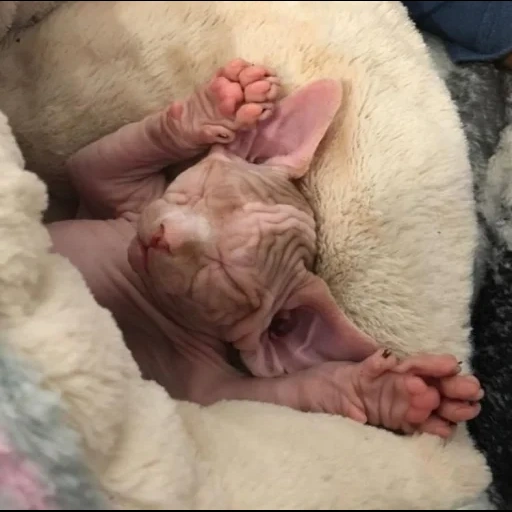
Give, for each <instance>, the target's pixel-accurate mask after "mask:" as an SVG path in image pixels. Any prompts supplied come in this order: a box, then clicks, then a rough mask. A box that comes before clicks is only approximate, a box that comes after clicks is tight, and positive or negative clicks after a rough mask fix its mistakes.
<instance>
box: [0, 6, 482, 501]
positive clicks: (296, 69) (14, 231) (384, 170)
mask: <svg viewBox="0 0 512 512" xmlns="http://www.w3.org/2000/svg"><path fill="white" fill-rule="evenodd" d="M321 4H322V5H321V6H319V5H318V2H315V3H313V2H199V3H194V4H192V3H189V2H104V3H102V2H76V3H75V4H74V5H66V6H64V7H61V8H60V9H59V10H57V11H56V12H54V13H53V14H52V15H51V16H50V17H49V18H47V19H46V20H44V21H43V22H41V23H40V24H38V25H36V26H35V27H32V28H30V29H28V30H27V31H26V32H25V33H24V34H23V36H22V37H21V40H20V41H19V42H17V43H15V42H12V44H6V45H5V47H4V48H3V49H2V51H1V52H0V109H2V110H3V111H4V112H5V113H6V114H7V115H8V117H9V120H10V122H11V124H12V126H13V128H14V131H15V134H16V136H17V138H18V141H19V142H20V144H21V147H22V149H23V151H24V154H25V157H26V159H27V161H28V163H29V168H30V169H32V170H36V171H37V172H38V173H39V174H40V175H41V176H43V177H44V178H45V179H46V180H48V182H50V183H51V182H52V179H53V178H54V177H55V174H54V173H55V172H58V171H59V169H60V168H61V167H60V165H61V164H62V160H63V159H64V158H65V157H66V156H67V155H68V154H69V153H70V152H72V151H73V150H74V149H76V147H77V146H80V145H83V144H84V143H86V142H88V141H89V140H91V139H93V138H97V137H98V136H100V135H101V134H102V133H104V132H105V131H110V130H112V129H114V128H115V127H117V126H119V125H120V124H121V123H123V122H126V121H129V120H132V119H135V118H137V117H141V116H142V115H144V114H145V113H147V112H149V111H150V110H152V109H153V108H156V107H158V106H161V105H162V104H163V103H165V102H167V101H168V100H169V98H170V97H172V96H176V95H177V96H181V95H183V94H184V93H186V92H187V91H189V90H190V89H191V87H193V85H194V83H196V82H197V81H200V80H203V79H204V78H205V77H206V76H207V75H209V74H210V73H211V72H212V70H213V69H215V68H216V67H217V66H218V65H219V64H220V63H221V61H224V60H226V59H229V58H232V57H235V56H241V57H244V58H246V59H254V60H258V61H260V62H261V61H263V62H265V63H268V64H271V65H272V66H274V67H277V68H278V69H279V70H280V71H281V72H282V74H283V76H284V79H285V84H286V85H287V87H289V88H290V89H292V88H294V87H296V86H297V85H299V84H301V83H303V82H305V81H307V80H310V79H312V78H314V77H326V76H328V77H334V78H339V79H340V80H343V81H344V82H345V84H346V90H347V91H348V93H347V95H346V100H345V105H344V110H343V115H342V116H341V117H342V119H341V120H340V121H341V122H340V123H339V124H338V125H336V126H335V127H334V129H333V130H332V131H331V133H330V135H329V136H328V137H327V140H326V142H325V144H324V145H323V147H322V150H321V151H320V153H319V157H318V158H317V160H316V162H315V170H314V172H313V173H312V174H311V175H310V178H309V179H308V180H307V181H306V182H304V187H303V188H304V192H305V193H306V194H307V195H308V197H310V199H311V201H312V203H313V204H314V206H315V209H316V211H317V214H318V220H319V236H320V258H319V265H318V271H319V273H320V274H321V275H322V276H323V277H324V278H325V279H326V280H327V281H328V282H329V284H330V286H331V288H332V290H333V292H334V293H335V295H336V298H337V300H338V301H339V303H340V306H342V307H344V308H345V309H346V310H347V311H348V312H349V314H350V315H351V316H352V318H353V319H354V321H356V322H357V323H358V324H359V325H361V326H362V327H363V328H364V329H366V330H367V331H368V332H369V333H370V334H372V335H374V336H376V337H378V338H379V339H381V340H383V341H385V342H386V343H387V344H388V345H390V346H393V347H394V348H395V349H396V350H399V351H401V352H403V353H411V352H414V351H418V350H430V351H437V352H441V351H442V352H445V351H450V352H453V353H455V354H456V355H457V356H459V357H460V358H463V359H464V360H465V359H466V357H467V353H468V349H469V344H468V340H467V336H468V324H469V302H470V299H471V270H472V257H473V251H474V247H475V241H476V226H475V218H474V205H473V202H472V201H473V200H472V190H471V177H470V170H469V164H468V160H467V155H466V146H465V142H464V137H463V134H462V131H461V129H460V126H459V123H458V119H457V116H456V113H455V111H454V108H453V105H452V104H451V102H450V100H449V97H448V94H447V92H446V90H445V88H444V86H443V84H442V82H441V80H440V79H439V78H438V77H437V75H436V74H435V72H434V70H433V68H432V66H431V63H430V61H429V58H428V55H427V52H426V49H425V47H424V44H423V41H422V39H421V38H420V36H419V35H418V34H417V33H416V32H415V30H414V28H413V26H412V24H411V23H410V22H409V21H408V19H407V18H406V13H405V11H404V10H403V8H402V7H401V5H400V4H399V3H397V2H362V3H356V2H325V3H324V2H322V3H321ZM1 121H2V126H1V128H0V129H1V130H2V133H1V135H2V140H1V143H2V146H1V147H0V165H1V172H0V236H1V240H2V249H1V251H0V282H1V283H2V294H1V296H0V322H1V323H0V327H1V328H2V330H3V331H4V333H5V339H6V340H7V342H8V343H9V344H10V346H11V348H13V349H14V350H15V351H16V352H17V353H18V354H19V355H20V356H21V357H22V358H23V359H24V360H25V361H28V362H30V363H31V364H33V365H34V366H35V367H36V368H37V369H38V370H39V371H40V372H41V386H42V387H44V388H45V389H48V390H51V391H53V392H54V393H56V394H58V396H59V397H60V398H61V400H62V402H63V404H65V407H66V415H67V421H68V422H69V424H70V425H71V426H72V427H73V428H74V429H75V430H76V432H78V433H79V434H80V436H81V441H82V446H83V450H84V460H86V462H87V464H88V466H89V468H90V470H91V472H92V473H93V474H94V475H95V477H96V478H97V479H98V482H99V485H100V487H101V488H102V490H103V491H105V492H106V494H107V495H108V496H109V497H110V498H111V500H112V503H113V505H114V506H116V507H121V508H132V509H133V508H135V509H169V508H172V509H176V508H185V509H198V508H200V509H205V508H207V509H219V508H223V507H226V508H227V509H239V510H240V509H269V508H272V507H276V508H278V509H307V508H312V509H352V508H354V509H394V508H397V509H406V508H412V509H452V508H457V507H460V506H463V505H468V504H470V503H471V502H472V500H474V499H475V498H476V497H477V496H478V495H479V494H480V493H481V492H482V491H483V490H484V489H485V488H486V486H487V485H488V483H489V475H488V471H487V468H486V466H485V463H484V460H483V458H482V457H481V456H480V455H479V454H478V453H477V452H476V451H475V450H474V448H473V446H472V443H471V441H470V440H469V438H468V436H467V434H466V431H465V429H464V428H461V429H459V431H458V433H457V435H456V436H455V437H454V438H453V439H452V440H450V441H449V442H447V443H445V442H442V441H440V440H438V439H436V438H433V437H430V436H415V437H412V438H408V437H399V436H395V435H393V434H390V433H388V432H385V431H382V430H378V429H374V428H371V427H365V426H361V425H358V424H355V423H353V422H351V421H349V420H346V419H343V418H339V417H329V416H326V415H320V414H303V413H299V412H295V411H291V410H288V409H285V408H280V407H275V406H271V405H265V404H257V403H241V402H240V403H237V402H225V403H220V404H217V405H215V406H212V407H208V408H200V407H198V406H196V405H194V404H189V403H180V402H176V401H173V400H171V399H170V398H169V397H168V396H167V395H166V394H165V392H164V391H163V390H162V389H161V388H159V387H158V386H157V385H155V384H153V383H150V382H145V381H143V380H142V379H141V377H140V375H139V372H138V369H137V367H136V365H135V363H134V361H133V359H132V358H131V355H130V353H129V352H128V350H127V349H126V347H125V346H124V343H123V340H122V338H121V335H120V332H119V331H118V329H117V327H116V326H115V324H114V322H113V319H112V317H111V315H110V313H109V312H107V311H106V310H104V309H102V308H100V307H99V306H98V305H97V304H96V303H95V302H94V300H93V298H92V296H91V294H90V293H89V291H88V289H87V288H86V286H85V284H84V282H83V280H82V279H81V277H80V275H79V273H78V272H77V271H76V270H75V269H74V268H72V267H71V265H70V264H69V263H68V262H67V261H65V260H64V259H63V258H61V257H59V256H57V255H52V254H50V253H49V239H48V236H47V233H46V230H45V228H44V227H43V225H42V223H41V211H42V209H44V207H45V190H44V188H43V185H42V183H41V182H40V181H39V180H38V179H37V178H36V177H35V176H34V175H33V174H31V173H29V172H25V171H23V162H22V159H21V156H20V153H19V152H18V151H17V149H16V147H15V145H14V141H13V139H12V138H11V136H10V133H9V130H8V127H7V125H6V124H5V120H4V119H3V118H2V120H1Z"/></svg>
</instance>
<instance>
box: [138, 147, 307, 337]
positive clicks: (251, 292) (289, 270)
mask: <svg viewBox="0 0 512 512" xmlns="http://www.w3.org/2000/svg"><path fill="white" fill-rule="evenodd" d="M161 222H163V223H164V224H166V234H167V237H168V243H169V245H170V252H171V254H156V255H154V257H153V258H152V259H150V261H149V262H148V263H149V265H148V273H149V274H150V278H151V280H152V282H153V284H154V286H155V287H157V288H159V289H160V295H162V294H163V295H165V299H166V300H168V301H169V302H170V304H169V303H167V306H169V307H170V308H171V309H172V310H173V312H175V313H179V316H180V317H182V318H183V319H184V320H183V321H185V323H186V324H187V326H189V327H190V328H194V329H196V328H198V327H199V326H201V329H202V330H203V331H204V332H207V333H209V334H213V333H214V332H218V331H219V330H220V332H221V335H222V336H224V337H225V338H226V341H229V342H240V340H241V339H243V338H245V337H247V336H248V334H249V332H253V331H254V330H259V331H261V330H262V329H266V328H267V327H268V324H269V323H270V321H271V318H272V315H273V314H274V313H275V311H276V310H277V309H279V307H280V306H281V305H282V303H283V302H284V301H285V300H286V298H287V296H288V295H289V294H290V293H291V291H292V289H293V288H294V287H296V281H297V279H300V275H301V273H302V274H303V273H304V271H305V269H310V268H311V267H312V265H313V262H314V257H315V243H316V236H315V222H314V217H313V212H312V210H311V208H310V207H309V205H308V203H307V201H306V199H305V198H304V196H303V195H302V194H301V193H300V192H299V190H298V188H297V187H296V185H295V184H294V183H293V182H292V181H290V179H289V177H288V176H287V174H286V173H285V172H281V171H279V170H277V169H275V168H271V167H266V166H264V165H256V164H251V163H248V162H247V161H245V160H242V159H233V158H230V159H223V158H222V157H221V156H218V155H208V156H206V157H205V158H204V159H202V160H201V161H200V162H198V163H197V164H196V165H194V166H193V167H191V168H189V169H188V170H186V171H185V172H183V173H182V174H181V175H179V176H178V177H177V178H176V179H175V180H174V181H173V182H172V183H171V184H170V185H169V186H168V188H167V190H166V191H165V193H164V195H163V197H162V199H160V200H158V201H155V202H154V203H152V204H151V205H149V206H148V208H147V209H146V211H144V212H143V214H142V216H141V220H140V223H139V236H141V237H142V238H144V237H146V240H145V241H146V242H148V240H147V238H148V237H149V236H151V234H152V233H154V232H155V230H156V229H157V228H158V225H159V224H160V223H161ZM173 239H174V240H173ZM174 243H176V244H179V246H176V247H174V248H173V245H174ZM245 320H246V321H245Z"/></svg>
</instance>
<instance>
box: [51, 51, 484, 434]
mask: <svg viewBox="0 0 512 512" xmlns="http://www.w3.org/2000/svg"><path fill="white" fill-rule="evenodd" d="M279 90H280V88H279V80H278V79H277V77H276V76H275V74H274V73H273V72H272V71H271V70H269V69H267V68H265V67H263V66H255V65H251V64H248V63H247V62H245V61H243V60H240V59H239V60H235V61H232V62H230V63H229V64H228V65H227V66H225V67H224V68H222V69H220V70H219V71H218V73H217V74H216V75H215V76H214V77H213V78H212V80H211V81H210V82H208V83H207V84H206V85H205V86H203V87H201V88H199V89H198V90H197V91H196V92H195V93H194V94H193V95H192V96H191V97H190V98H189V99H187V100H186V101H183V102H174V103H172V104H171V105H170V106H169V107H168V108H167V109H165V110H164V111H162V112H158V113H155V114H153V115H151V116H149V117H147V118H145V119H143V120H142V121H140V122H136V123H132V124H129V125H126V126H124V127H122V128H121V129H119V130H118V131H117V132H115V133H113V134H110V135H107V136H106V137H104V138H102V139H100V140H98V141H96V142H94V143H92V144H90V145H89V146H87V147H85V148H83V149H81V150H80V151H78V152H77V153H76V154H75V155H74V156H73V157H71V159H70V161H69V169H70V174H71V177H72V179H73V182H74V184H75V186H76V188H77V190H78V192H79V194H80V197H81V200H82V205H81V206H82V212H83V215H82V217H87V218H80V219H76V220H72V221H64V222H57V223H53V224H51V225H49V231H50V234H51V237H52V240H53V245H54V250H55V251H57V252H59V253H60V254H62V255H64V256H66V257H67V258H68V259H69V260H70V261H71V262H72V263H73V264H74V265H75V266H76V267H77V268H78V269H79V270H80V271H81V273H82V275H83V276H84V278H85V280H86V282H87V283H88V285H89V287H90V289H91V290H92V292H93V294H94V296H95V298H96V300H97V301H98V303H99V304H101V305H103V306H104V307H106V308H108V309H109V310H110V311H111V312H112V314H113V315H114V317H115V319H116V321H117V323H118V325H119V327H120V328H121V330H122V332H123V335H124V337H125V340H126V343H127V344H128V347H129V348H130V350H131V351H132V353H133V355H134V357H135V359H136V360H137V362H138V364H139V366H140V368H141V370H142V372H143V375H144V376H145V377H146V378H150V379H153V380H155V381H157V382H159V383H160V384H161V385H163V386H164V387H165V388H166V389H167V390H168V391H169V393H170V394H171V395H172V396H173V397H175V398H178V399H187V400H192V401H195V402H198V403H201V404H210V403H213V402H216V401H218V400H222V399H240V400H244V399H245V400H256V401H262V402H271V403H276V404H280V405H284V406H288V407H293V408H296V409H300V410H304V411H322V412H327V413H332V414H343V415H345V416H347V417H350V418H352V419H354V420H356V421H360V422H363V423H368V424H371V425H377V426H383V427H385V428H388V429H392V430H397V431H401V432H405V433H412V432H415V431H420V432H428V433H432V434H436V435H440V436H443V437H447V436H449V435H450V433H451V432H452V430H453V427H454V424H456V423H459V422H462V421H467V420H470V419H472V418H474V417H475V416H476V415H477V414H478V412H479V405H478V403H477V402H478V401H479V400H480V399H481V398H482V395H483V392H482V390H481V388H480V384H479V382H478V381H477V380H476V378H475V377H472V376H461V375H458V373H459V371H460V368H459V366H458V364H457V361H456V359H455V358H453V357H452V356H449V355H418V356H414V357H410V358H407V359H405V360H404V361H398V360H397V359H396V358H395V357H394V356H393V355H391V354H389V353H388V352H386V351H382V350H378V346H377V344H376V342H375V341H374V340H373V339H372V338H370V337H369V336H367V335H366V334H365V333H363V332H362V331H361V330H360V329H358V328H357V327H356V326H355V325H354V324H353V323H352V322H351V321H350V320H349V319H348V317H347V316H346V315H345V314H344V313H343V312H342V311H340V309H339V308H338V306H337V305H336V303H335V301H334V299H333V297H332V296H331V294H330V292H329V289H328V287H327V285H326V284H325V283H324V282H323V281H322V280H321V279H320V278H318V277H317V276H315V275H314V274H313V273H312V271H311V269H312V266H313V261H314V257H315V252H316V234H315V221H314V217H313V212H312V210H311V208H310V206H309V205H308V203H307V202H306V200H305V198H304V197H303V196H302V195H301V194H300V193H299V191H298V189H297V188H296V186H295V184H294V180H296V179H298V178H300V177H301V176H303V175H304V174H305V173H306V172H307V171H308V168H309V165H310V163H311V160H312V159H313V156H314V153H315V151H316V149H317V147H318V145H319V143H320V142H321V140H322V139H323V137H324V135H325V133H326V131H327V130H328V128H329V126H330V124H331V122H332V119H333V118H334V116H335V115H336V113H337V111H338V109H339V107H340V105H341V96H342V94H341V92H342V91H341V86H340V84H338V83H336V82H334V81H331V80H320V81H317V82H313V83H311V84H309V85H307V86H305V87H303V88H302V89H299V90H298V91H297V92H295V93H293V94H291V95H289V96H287V97H286V98H284V99H282V100H280V101H278V99H277V98H278V94H279ZM203 154H204V155H205V156H204V157H203V158H202V159H201V160H199V162H198V163H197V164H195V165H191V167H189V168H188V169H187V170H186V171H185V172H183V173H182V174H180V175H179V176H178V177H177V178H176V179H175V180H174V181H172V182H170V183H169V182H168V180H167V178H166V175H165V172H164V168H165V167H166V166H169V165H172V164H177V163H180V162H183V161H186V160H188V159H192V158H196V157H199V156H201V155H203ZM229 347H233V348H234V349H236V351H237V352H238V353H239V355H240V357H241V359H242V361H243V362H244V364H245V366H246V368H247V369H248V371H249V373H250V374H251V376H247V375H245V374H244V373H242V372H240V371H239V370H237V369H235V368H234V367H233V366H232V365H230V364H229V363H228V349H229Z"/></svg>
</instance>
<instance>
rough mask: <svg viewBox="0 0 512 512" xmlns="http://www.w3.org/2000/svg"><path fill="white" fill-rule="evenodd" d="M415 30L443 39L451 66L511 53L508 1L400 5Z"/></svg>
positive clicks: (511, 5) (511, 12)
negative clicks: (452, 62)
mask: <svg viewBox="0 0 512 512" xmlns="http://www.w3.org/2000/svg"><path fill="white" fill-rule="evenodd" d="M402 3H403V4H404V5H405V7H406V8H407V10H408V12H409V16H410V17H411V19H412V20H413V21H414V22H415V24H416V26H417V27H418V28H419V29H420V30H423V31H426V32H430V33H432V34H435V35H437V36H438V37H440V38H441V39H443V41H444V43H445V45H446V49H447V51H448V53H449V55H450V57H451V58H452V59H453V60H454V61H455V62H468V61H488V60H499V59H500V58H501V57H503V56H505V55H507V54H508V53H510V52H512V1H505V0H504V1H501V2H500V1H494V2H478V1H467V2H466V1H451V2H434V1H432V2H425V1H411V2H402Z"/></svg>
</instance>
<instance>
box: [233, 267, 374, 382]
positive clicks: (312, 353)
mask: <svg viewBox="0 0 512 512" xmlns="http://www.w3.org/2000/svg"><path fill="white" fill-rule="evenodd" d="M272 323H273V324H274V325H276V329H275V332H274V334H272V332H273V328H272V325H271V326H270V328H269V331H268V332H265V333H263V335H262V336H261V337H260V338H259V340H258V341H259V342H258V343H257V344H255V345H254V346H255V349H253V350H250V351H241V352H240V355H241V357H242V359H243V360H244V362H245V363H246V365H247V367H248V368H250V369H251V371H253V373H254V374H257V375H260V376H275V375H281V374H283V373H294V372H297V371H300V370H303V369H305V368H310V367H311V366H315V365H318V364H321V363H325V362H329V361H345V362H360V361H363V360H364V359H366V358H367V357H368V356H370V355H371V354H373V353H374V352H375V351H376V350H377V349H378V344H377V342H376V340H374V339H373V338H372V337H371V336H369V335H368V334H366V333H365V332H364V331H362V330H361V329H360V328H359V327H357V326H356V324H355V323H354V322H352V321H351V320H350V319H349V318H348V316H347V315H346V313H345V312H344V311H343V310H342V309H340V308H339V307H338V305H337V304H336V301H335V300H334V297H333V296H332V294H331V292H330V290H329V287H328V286H327V284H326V283H325V281H323V280H322V279H321V278H320V277H318V276H316V275H314V274H312V273H309V275H308V279H307V281H306V282H305V283H304V285H303V286H301V288H300V289H299V290H297V291H295V292H294V293H292V294H291V296H290V297H289V298H288V299H287V300H286V301H285V303H284V304H283V306H282V309H281V310H280V311H277V312H276V314H275V316H274V319H273V321H272Z"/></svg>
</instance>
